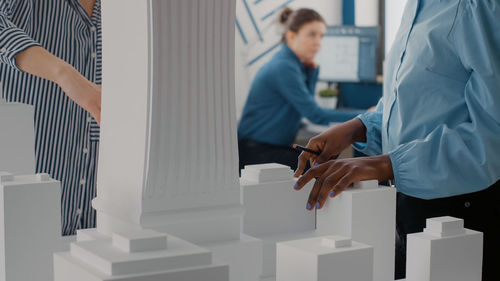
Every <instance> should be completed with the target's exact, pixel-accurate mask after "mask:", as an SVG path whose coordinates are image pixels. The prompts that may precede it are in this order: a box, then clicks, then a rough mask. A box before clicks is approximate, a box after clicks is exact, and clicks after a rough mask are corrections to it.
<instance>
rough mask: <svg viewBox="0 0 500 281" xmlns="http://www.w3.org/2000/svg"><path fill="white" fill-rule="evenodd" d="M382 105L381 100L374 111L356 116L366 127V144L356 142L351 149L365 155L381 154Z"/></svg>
mask: <svg viewBox="0 0 500 281" xmlns="http://www.w3.org/2000/svg"><path fill="white" fill-rule="evenodd" d="M383 110H384V104H383V102H382V99H380V101H379V102H378V104H377V107H376V109H375V111H371V112H366V113H364V114H361V115H359V116H357V117H356V118H358V119H360V120H361V122H363V124H364V125H365V127H366V142H357V143H354V144H353V147H354V148H355V149H356V150H358V151H359V152H362V153H364V154H366V155H371V156H373V155H380V154H382V112H383Z"/></svg>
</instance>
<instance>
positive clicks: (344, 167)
mask: <svg viewBox="0 0 500 281" xmlns="http://www.w3.org/2000/svg"><path fill="white" fill-rule="evenodd" d="M314 178H316V182H315V183H314V186H313V188H312V190H311V193H310V194H309V199H308V200H307V206H306V209H308V210H313V209H314V208H316V209H321V208H323V206H324V205H325V202H326V200H327V199H328V197H335V196H338V195H339V194H340V193H341V192H342V191H344V190H345V189H346V188H348V187H349V186H351V185H352V184H353V183H355V182H358V181H363V180H373V179H376V180H378V181H379V182H380V181H385V180H389V179H392V178H393V171H392V163H391V159H390V158H389V155H381V156H373V157H359V158H348V159H339V160H330V161H328V162H326V163H323V164H315V166H314V167H313V168H311V169H309V171H307V172H306V173H305V174H304V175H303V176H302V177H300V178H299V179H298V180H297V183H296V185H295V186H294V188H295V189H296V190H300V189H302V187H304V185H306V184H307V183H308V182H309V181H310V180H312V179H314Z"/></svg>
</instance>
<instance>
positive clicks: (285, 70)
mask: <svg viewBox="0 0 500 281" xmlns="http://www.w3.org/2000/svg"><path fill="white" fill-rule="evenodd" d="M280 18H281V23H282V24H284V25H285V33H284V35H283V44H282V46H281V49H280V50H279V51H278V52H277V53H276V54H275V55H274V56H273V57H272V59H271V60H270V61H269V62H267V63H266V64H265V65H264V66H263V67H262V68H261V69H260V70H259V72H258V73H257V75H256V76H255V78H254V80H253V82H252V85H251V88H250V92H249V95H248V98H247V101H246V104H245V107H244V109H243V114H242V117H241V120H240V123H239V126H238V139H239V152H240V153H239V154H240V168H243V166H244V165H248V164H260V163H269V162H276V163H281V164H285V165H288V166H291V167H292V168H293V169H295V168H296V167H297V156H298V153H296V152H295V151H293V150H292V149H291V148H290V146H291V145H292V144H293V141H294V140H295V136H296V135H297V132H298V130H299V128H300V125H301V119H302V118H303V117H306V118H308V119H309V120H310V121H311V122H314V123H317V124H322V125H328V124H329V123H331V122H344V121H347V120H350V119H352V118H354V117H355V116H356V115H357V114H359V112H347V111H338V110H328V109H323V108H321V107H319V106H318V105H317V104H316V102H315V100H314V92H315V88H316V83H317V81H318V73H319V69H318V66H317V64H316V63H315V62H314V57H315V56H316V54H317V52H318V51H319V50H320V47H321V41H322V38H323V35H324V34H325V32H326V25H325V22H324V20H323V18H322V17H321V16H320V15H319V14H318V13H317V12H315V11H313V10H310V9H299V10H297V11H292V10H291V9H289V8H286V9H285V10H284V11H283V12H282V14H281V17H280Z"/></svg>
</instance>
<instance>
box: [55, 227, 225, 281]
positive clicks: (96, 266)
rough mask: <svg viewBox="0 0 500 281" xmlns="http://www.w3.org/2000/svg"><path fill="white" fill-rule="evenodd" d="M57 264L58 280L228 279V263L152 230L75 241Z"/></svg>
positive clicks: (56, 261) (56, 258)
mask: <svg viewBox="0 0 500 281" xmlns="http://www.w3.org/2000/svg"><path fill="white" fill-rule="evenodd" d="M54 263H55V267H56V270H55V279H54V280H55V281H63V280H74V281H90V280H92V281H94V280H95V281H97V280H99V281H105V280H113V281H125V280H126V281H152V280H162V281H177V280H193V281H202V280H214V281H215V280H222V281H228V280H229V268H228V266H227V265H222V264H214V262H213V260H212V253H211V252H210V251H209V250H206V249H203V248H201V247H198V246H196V245H194V244H191V243H189V242H186V241H184V240H182V239H179V238H177V237H174V236H168V241H167V235H165V234H163V233H158V232H155V231H152V230H132V231H128V232H121V233H114V234H113V236H112V237H111V238H110V239H106V238H104V239H103V238H97V239H90V240H87V241H79V242H77V243H73V244H72V245H71V252H69V253H56V254H55V255H54Z"/></svg>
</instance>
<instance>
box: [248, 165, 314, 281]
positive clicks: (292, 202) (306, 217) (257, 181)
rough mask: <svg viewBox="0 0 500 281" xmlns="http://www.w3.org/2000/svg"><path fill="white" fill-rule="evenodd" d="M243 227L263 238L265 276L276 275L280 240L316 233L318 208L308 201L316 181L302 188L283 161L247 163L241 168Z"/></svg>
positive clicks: (263, 274) (272, 278)
mask: <svg viewBox="0 0 500 281" xmlns="http://www.w3.org/2000/svg"><path fill="white" fill-rule="evenodd" d="M240 182H241V193H242V203H243V205H244V206H245V215H244V217H243V224H242V230H243V232H244V233H245V234H248V235H251V236H253V237H256V238H258V239H260V240H262V242H263V256H262V257H261V260H262V275H261V278H262V280H265V281H267V280H274V278H275V276H276V243H278V242H282V241H288V240H296V239H301V238H306V237H313V236H316V231H315V216H316V214H315V212H314V211H307V210H306V208H305V204H306V202H307V197H308V196H309V191H311V188H312V184H308V185H306V186H305V187H304V188H303V189H302V190H301V191H300V192H299V191H296V190H294V189H293V188H292V187H293V185H294V184H295V179H294V178H293V171H292V170H291V169H290V167H288V166H284V165H280V164H263V165H252V166H246V167H245V169H244V170H242V172H241V180H240Z"/></svg>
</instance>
